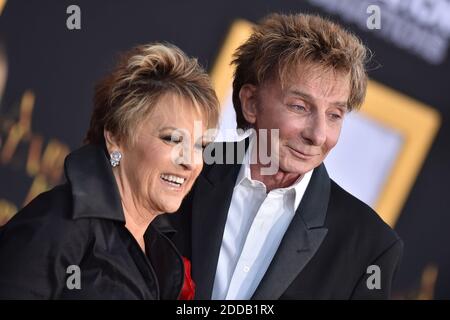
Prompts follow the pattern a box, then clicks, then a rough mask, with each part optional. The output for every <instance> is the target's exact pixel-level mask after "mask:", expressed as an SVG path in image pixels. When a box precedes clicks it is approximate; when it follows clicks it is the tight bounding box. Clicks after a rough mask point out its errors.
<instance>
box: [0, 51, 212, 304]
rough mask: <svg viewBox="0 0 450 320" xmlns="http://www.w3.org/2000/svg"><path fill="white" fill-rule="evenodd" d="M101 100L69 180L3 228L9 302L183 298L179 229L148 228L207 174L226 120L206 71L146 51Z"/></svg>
mask: <svg viewBox="0 0 450 320" xmlns="http://www.w3.org/2000/svg"><path fill="white" fill-rule="evenodd" d="M94 100H95V101H94V104H95V109H94V112H93V115H92V118H91V123H90V128H89V130H88V133H87V136H86V140H85V142H86V143H87V144H86V145H85V146H83V147H82V148H80V149H78V150H76V151H74V152H72V153H71V154H70V155H69V156H68V157H67V158H66V160H65V175H66V178H67V182H66V183H65V184H63V185H61V186H57V187H56V188H54V189H52V190H51V191H48V192H46V193H43V194H41V195H40V196H38V197H37V198H36V199H34V200H33V201H32V202H31V203H30V204H28V205H27V206H26V207H25V208H23V209H22V210H21V211H19V212H18V213H17V214H16V216H14V217H13V218H12V219H11V220H10V222H9V223H8V224H6V225H5V226H4V227H3V229H2V230H1V233H0V298H27V299H29V298H44V299H47V298H50V299H52V298H57V299H58V298H63V299H66V298H72V299H78V298H82V299H177V298H183V297H182V296H181V295H180V292H181V289H182V287H183V284H185V286H186V283H185V280H186V279H185V276H184V274H185V267H184V264H183V258H182V257H181V256H180V254H179V253H178V251H177V250H176V248H175V246H174V245H173V244H172V242H171V241H170V239H169V238H168V236H170V233H171V232H173V230H171V229H170V228H169V227H168V226H162V227H161V228H157V227H156V226H154V225H152V224H151V222H152V220H153V219H154V218H155V217H156V216H157V215H159V214H161V213H164V212H174V211H176V210H177V209H178V208H179V206H180V204H181V201H182V199H183V197H184V196H185V195H186V194H187V193H188V192H189V190H190V188H191V187H192V184H193V182H194V181H195V179H196V178H197V176H198V175H199V173H200V171H201V169H202V165H203V164H202V158H201V156H202V144H204V143H205V142H206V141H205V139H206V137H205V134H206V130H207V129H208V128H213V127H215V126H216V125H217V121H218V115H219V106H218V101H217V98H216V95H215V93H214V90H213V88H212V86H211V83H210V80H209V78H208V75H207V74H206V73H205V72H204V71H203V69H201V67H200V66H199V65H198V64H197V61H196V60H195V59H192V58H188V57H187V56H186V55H185V54H184V53H183V52H182V51H181V50H180V49H178V48H176V47H175V46H172V45H167V44H158V43H156V44H151V45H145V46H140V47H137V48H135V49H134V50H132V51H130V52H129V53H128V54H126V55H125V56H124V57H123V58H122V60H121V62H120V63H119V64H118V66H117V67H116V69H115V70H114V71H113V72H112V73H111V74H110V75H109V76H108V77H107V78H105V79H104V80H103V81H102V82H100V83H99V85H98V86H97V87H96V92H95V99H94ZM197 128H199V129H197ZM194 129H195V130H194ZM196 135H197V136H196ZM185 288H186V287H185Z"/></svg>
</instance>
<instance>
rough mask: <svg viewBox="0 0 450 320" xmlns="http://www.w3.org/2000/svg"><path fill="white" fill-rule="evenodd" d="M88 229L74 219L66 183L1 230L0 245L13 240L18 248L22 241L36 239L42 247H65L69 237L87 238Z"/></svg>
mask: <svg viewBox="0 0 450 320" xmlns="http://www.w3.org/2000/svg"><path fill="white" fill-rule="evenodd" d="M88 228H89V221H87V220H86V219H74V218H73V203H72V196H71V190H70V185H69V184H67V183H66V184H62V185H59V186H56V187H54V188H53V189H51V190H49V191H47V192H43V193H41V194H40V195H38V196H37V197H36V198H34V199H33V200H32V201H31V202H30V203H29V204H27V205H26V206H25V207H24V208H22V209H21V210H20V211H19V212H17V213H16V214H15V215H14V216H13V217H12V218H11V220H10V221H9V222H8V223H7V224H6V225H4V226H3V227H2V229H1V233H0V241H1V242H7V241H8V239H11V238H12V239H14V242H15V243H16V244H17V245H19V244H20V243H21V242H22V241H21V240H20V239H28V240H32V239H33V240H36V241H40V242H41V243H42V244H43V245H45V244H46V243H51V242H58V241H59V243H60V244H61V245H62V244H64V239H67V238H68V237H76V238H78V239H79V240H82V239H83V238H87V236H88V230H87V229H88ZM24 241H26V240H24ZM0 247H1V246H0Z"/></svg>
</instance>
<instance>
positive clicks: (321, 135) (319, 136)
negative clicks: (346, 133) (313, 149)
mask: <svg viewBox="0 0 450 320" xmlns="http://www.w3.org/2000/svg"><path fill="white" fill-rule="evenodd" d="M302 137H303V139H305V140H306V141H307V142H308V143H309V144H311V145H314V146H321V145H323V144H324V143H325V140H326V139H327V120H326V115H324V114H323V115H322V114H315V115H313V116H311V117H310V118H309V120H308V124H307V126H306V128H305V130H303V132H302Z"/></svg>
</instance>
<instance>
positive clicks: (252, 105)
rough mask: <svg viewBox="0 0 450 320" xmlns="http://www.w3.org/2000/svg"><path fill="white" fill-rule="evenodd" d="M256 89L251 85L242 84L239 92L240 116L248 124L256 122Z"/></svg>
mask: <svg viewBox="0 0 450 320" xmlns="http://www.w3.org/2000/svg"><path fill="white" fill-rule="evenodd" d="M256 93H257V89H256V86H254V85H252V84H248V83H247V84H244V85H243V86H242V87H241V90H240V91H239V99H240V100H241V109H242V115H243V116H244V118H245V120H247V122H248V123H251V124H254V123H255V122H256V112H257V108H256V103H257V96H256Z"/></svg>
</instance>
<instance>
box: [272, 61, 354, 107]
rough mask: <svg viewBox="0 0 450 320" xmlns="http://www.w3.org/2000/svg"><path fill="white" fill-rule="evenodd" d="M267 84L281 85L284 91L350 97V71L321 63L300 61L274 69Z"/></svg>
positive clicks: (346, 98) (338, 97)
mask: <svg viewBox="0 0 450 320" xmlns="http://www.w3.org/2000/svg"><path fill="white" fill-rule="evenodd" d="M264 82H265V83H264V84H265V85H275V86H277V87H280V89H281V91H282V92H287V91H289V90H292V89H293V90H301V91H305V92H307V93H311V94H312V95H320V96H335V97H336V98H337V99H339V100H341V101H342V100H345V101H347V100H348V99H349V97H350V89H351V82H350V72H349V71H347V70H337V69H335V68H332V67H328V66H325V65H321V64H319V63H298V64H297V65H294V66H293V67H290V68H279V69H278V70H274V71H273V72H272V73H271V74H270V77H269V78H268V79H267V80H266V81H264Z"/></svg>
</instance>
